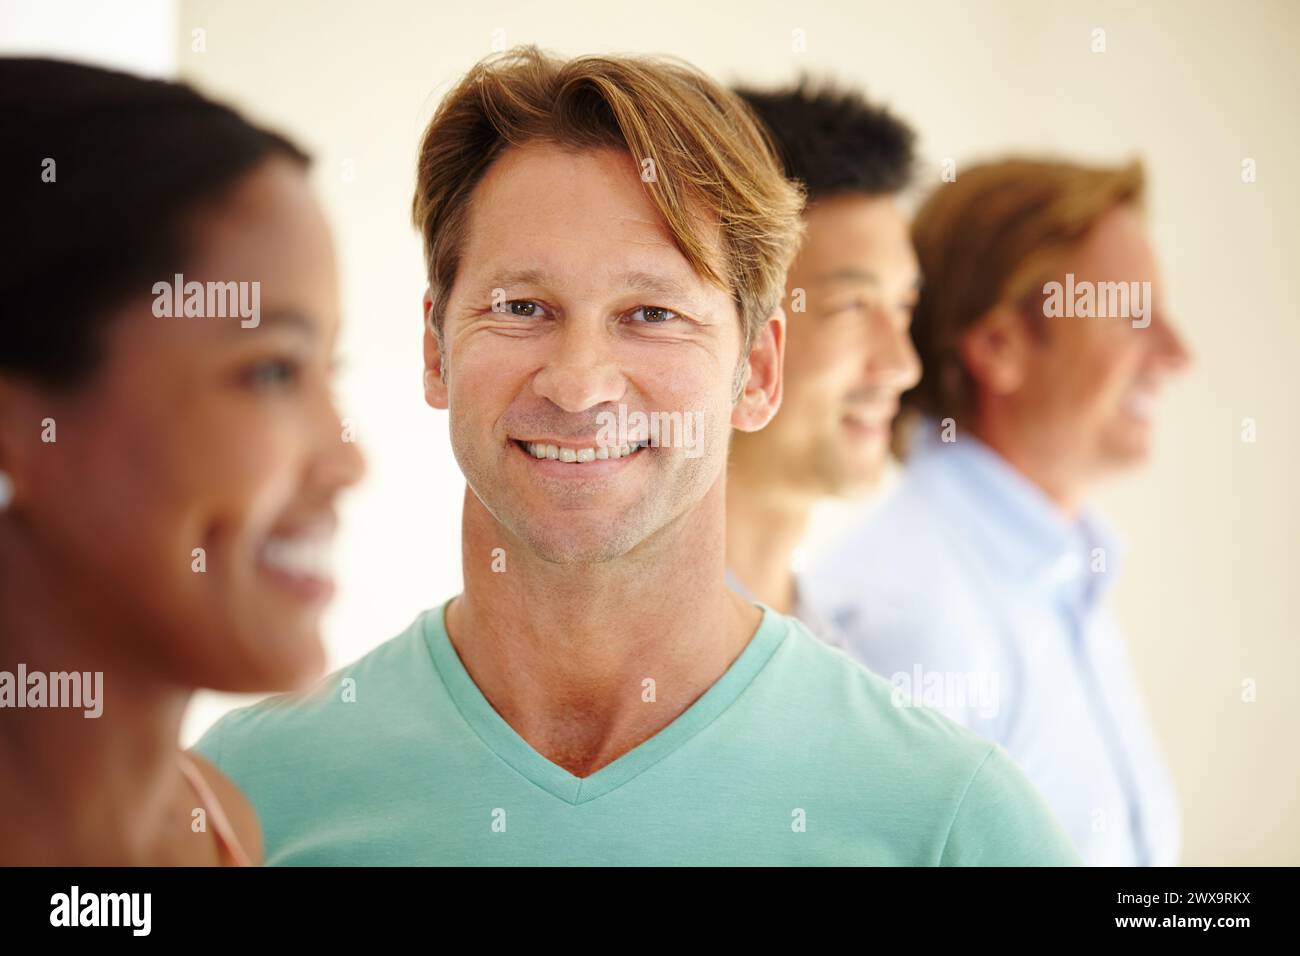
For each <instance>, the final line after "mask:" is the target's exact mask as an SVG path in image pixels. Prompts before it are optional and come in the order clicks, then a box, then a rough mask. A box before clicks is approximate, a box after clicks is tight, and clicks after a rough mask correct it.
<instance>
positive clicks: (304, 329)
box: [235, 309, 318, 338]
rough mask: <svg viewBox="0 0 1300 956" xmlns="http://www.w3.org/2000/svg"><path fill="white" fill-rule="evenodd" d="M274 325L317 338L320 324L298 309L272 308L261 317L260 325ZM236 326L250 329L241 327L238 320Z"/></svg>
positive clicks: (241, 329)
mask: <svg viewBox="0 0 1300 956" xmlns="http://www.w3.org/2000/svg"><path fill="white" fill-rule="evenodd" d="M268 326H274V327H277V328H283V329H293V330H296V331H299V332H301V333H303V334H304V335H307V336H310V337H311V338H315V337H316V336H317V334H318V326H317V324H316V323H315V322H313V321H312V320H311V319H309V318H308V317H307V316H306V315H304V314H303V313H302V312H299V311H298V310H297V309H272V310H271V311H269V312H266V313H264V314H263V315H261V316H260V317H259V320H258V327H259V328H265V327H268ZM235 328H237V329H240V331H248V330H247V329H243V328H241V326H240V325H239V323H238V322H235Z"/></svg>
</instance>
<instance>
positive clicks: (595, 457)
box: [521, 442, 648, 465]
mask: <svg viewBox="0 0 1300 956" xmlns="http://www.w3.org/2000/svg"><path fill="white" fill-rule="evenodd" d="M521 444H522V445H523V446H524V450H525V451H527V452H528V454H530V455H532V456H533V457H534V458H549V459H550V460H551V461H556V460H559V461H564V462H569V463H570V464H578V465H582V464H586V463H587V462H589V461H608V460H609V459H611V458H614V459H618V458H626V457H627V456H628V455H630V454H632V452H634V451H639V450H640V449H641V448H643V447H645V445H646V444H648V443H647V442H637V443H634V444H627V445H611V446H608V447H605V446H602V447H600V448H560V447H558V446H556V445H547V444H545V443H543V442H522V443H521Z"/></svg>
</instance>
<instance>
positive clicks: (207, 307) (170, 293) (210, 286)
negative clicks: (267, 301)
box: [153, 272, 262, 329]
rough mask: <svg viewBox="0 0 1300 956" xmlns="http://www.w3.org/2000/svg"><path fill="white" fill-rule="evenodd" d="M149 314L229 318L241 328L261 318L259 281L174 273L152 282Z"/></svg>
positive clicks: (168, 317)
mask: <svg viewBox="0 0 1300 956" xmlns="http://www.w3.org/2000/svg"><path fill="white" fill-rule="evenodd" d="M153 294H154V300H153V314H154V315H156V316H157V317H158V318H160V319H170V318H196V319H233V318H238V319H239V320H240V322H239V325H240V327H241V328H245V329H255V328H257V326H258V325H259V324H260V323H261V321H262V283H260V282H196V281H190V282H186V281H185V276H184V275H182V274H181V273H179V272H178V273H176V276H175V278H174V279H173V281H171V282H155V283H154V284H153Z"/></svg>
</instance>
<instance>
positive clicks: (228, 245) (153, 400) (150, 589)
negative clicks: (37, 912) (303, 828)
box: [0, 59, 363, 865]
mask: <svg viewBox="0 0 1300 956" xmlns="http://www.w3.org/2000/svg"><path fill="white" fill-rule="evenodd" d="M0 116H3V117H4V120H3V124H4V129H3V134H2V135H0V202H2V203H3V215H2V216H0V779H3V780H4V781H5V785H4V787H3V788H0V863H4V864H72V865H83V864H84V865H100V864H128V865H131V864H183V865H189V864H194V865H203V864H214V863H243V862H257V861H259V860H260V833H259V831H258V827H257V822H256V818H255V816H254V815H253V813H252V810H251V808H250V807H249V805H248V803H247V801H245V800H244V799H243V797H242V796H241V795H240V794H239V793H238V791H237V790H236V789H235V788H234V787H233V785H232V784H231V783H230V782H229V781H228V780H227V779H226V778H225V777H223V776H222V775H221V774H220V773H219V772H218V771H217V770H216V769H215V768H214V767H213V766H212V765H211V764H208V763H206V762H205V761H203V760H202V759H201V758H199V757H197V756H189V755H184V754H182V753H181V751H180V750H179V748H178V743H177V741H178V735H179V729H180V722H181V718H182V715H183V713H184V710H185V707H186V705H187V702H188V700H189V698H190V696H191V694H192V693H193V691H194V690H195V689H197V688H204V687H206V688H214V689H217V690H223V691H235V692H261V691H274V690H288V689H294V688H297V687H300V686H302V685H303V684H305V683H306V682H308V681H310V680H311V679H312V678H313V677H315V676H316V675H317V674H318V673H319V672H320V669H321V667H322V665H323V659H324V652H323V648H322V646H321V643H320V636H319V619H320V614H321V611H322V609H323V606H324V603H325V602H326V601H327V599H328V598H329V596H330V594H331V591H332V587H333V586H332V583H331V580H330V575H329V572H328V570H327V567H326V550H327V545H328V543H329V539H330V538H331V536H332V533H333V530H334V525H335V512H334V502H335V499H336V497H337V496H338V494H339V492H340V491H342V490H343V489H344V488H345V487H347V486H348V485H350V484H353V483H354V482H355V481H356V480H357V479H358V478H359V477H360V474H361V471H362V467H363V466H362V460H361V457H360V455H359V453H358V451H357V450H356V447H355V446H354V445H353V444H351V443H350V441H348V440H346V436H345V433H344V431H343V429H342V428H341V427H340V422H339V418H338V414H337V412H336V410H335V406H334V402H333V398H332V396H331V391H330V369H331V355H332V351H333V348H334V342H335V338H336V335H337V330H338V322H339V319H338V290H337V277H336V274H335V265H334V256H333V249H332V246H331V241H330V237H329V233H328V230H327V228H326V224H325V220H324V217H323V215H322V212H321V210H320V208H319V206H318V204H317V202H316V201H315V199H314V198H313V196H312V193H311V191H310V189H309V187H308V182H307V176H306V171H307V162H308V161H307V157H306V156H305V155H304V154H303V153H302V152H301V151H300V150H299V149H298V148H296V147H295V146H293V145H292V144H291V143H289V142H288V141H287V140H285V139H284V138H282V137H280V136H277V135H275V134H274V133H270V132H267V131H265V130H262V129H259V128H257V127H255V126H253V125H251V124H249V123H248V122H247V121H245V120H244V119H242V118H241V117H240V116H239V115H237V114H236V113H235V112H233V111H232V110H230V109H229V108H227V107H224V106H222V105H220V104H217V103H214V102H212V101H210V100H208V99H206V98H204V97H203V96H201V95H200V94H198V93H196V92H195V91H194V90H192V89H190V88H188V87H186V86H184V85H180V84H175V83H167V82H162V81H157V80H146V79H141V78H138V77H134V76H130V75H127V74H123V73H118V72H113V71H109V70H103V69H98V68H94V67H89V66H84V65H79V64H73V63H64V62H58V61H53V60H40V59H0Z"/></svg>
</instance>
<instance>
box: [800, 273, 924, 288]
mask: <svg viewBox="0 0 1300 956" xmlns="http://www.w3.org/2000/svg"><path fill="white" fill-rule="evenodd" d="M813 282H815V283H819V284H820V283H823V282H866V283H869V284H870V285H880V276H878V275H876V274H875V273H874V272H872V271H871V270H870V269H836V270H834V271H832V272H823V273H822V274H821V275H819V276H816V277H814V278H813ZM922 284H923V282H922V278H921V275H920V273H918V274H917V276H916V280H915V281H914V282H913V283H912V288H913V289H915V290H918V291H919V290H920V288H921V286H922Z"/></svg>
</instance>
